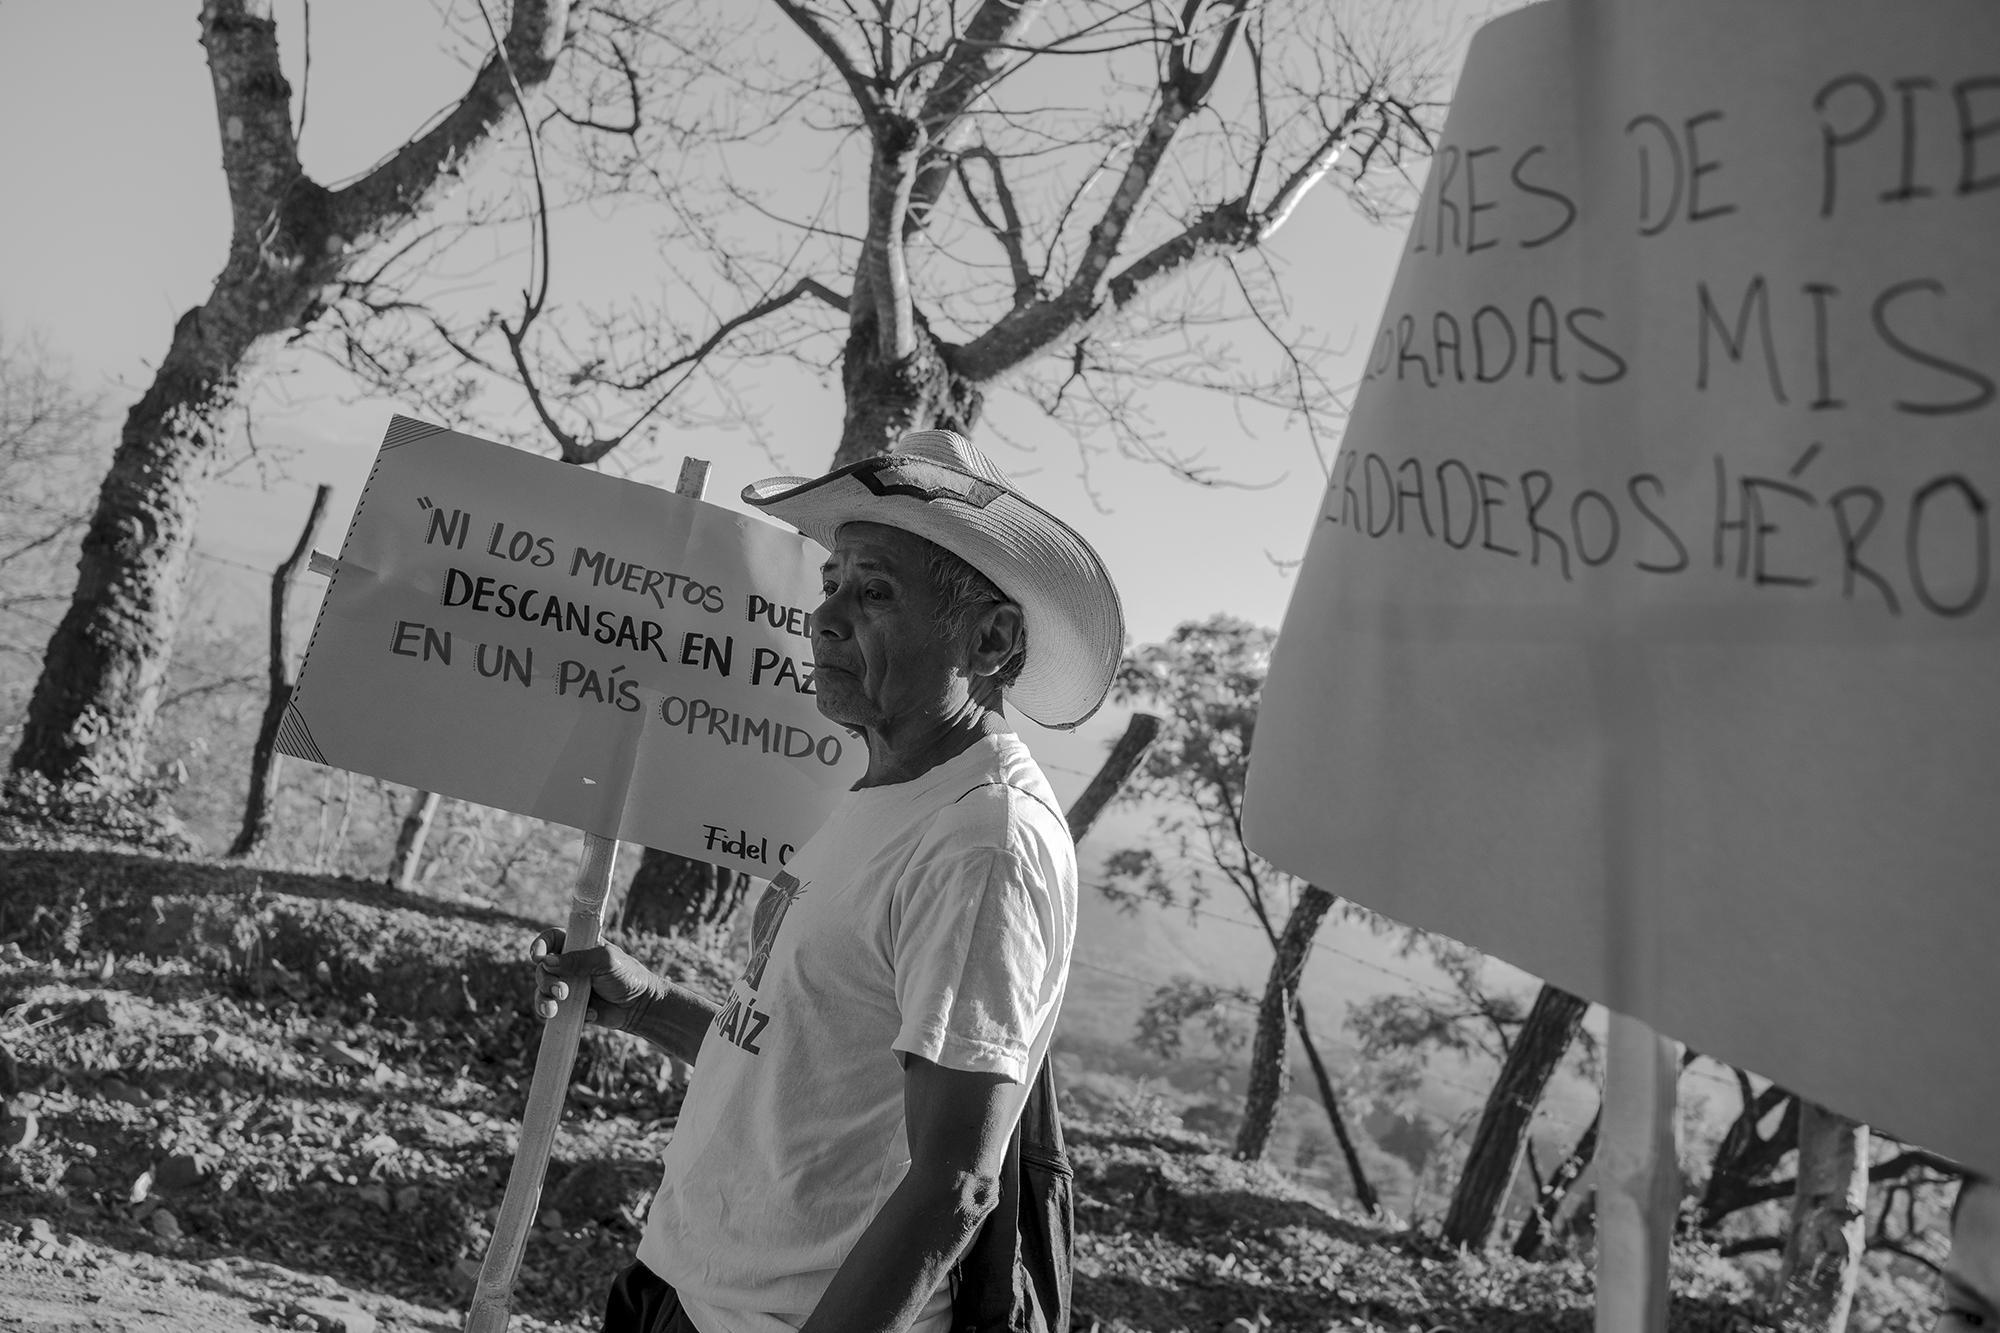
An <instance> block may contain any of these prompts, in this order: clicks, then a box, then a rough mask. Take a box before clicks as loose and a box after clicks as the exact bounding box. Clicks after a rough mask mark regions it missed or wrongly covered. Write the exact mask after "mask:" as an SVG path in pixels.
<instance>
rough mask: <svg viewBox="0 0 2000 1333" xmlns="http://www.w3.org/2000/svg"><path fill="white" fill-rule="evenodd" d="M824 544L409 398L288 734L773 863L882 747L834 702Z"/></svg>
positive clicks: (343, 566) (765, 868)
mask: <svg viewBox="0 0 2000 1333" xmlns="http://www.w3.org/2000/svg"><path fill="white" fill-rule="evenodd" d="M824 558H825V554H824V552H822V551H821V550H820V548H819V547H818V546H816V545H814V544H813V543H811V542H808V541H806V540H805V539H804V538H802V537H799V536H797V535H796V534H793V533H789V532H786V531H783V530H781V529H779V528H776V527H774V526H772V525H771V524H768V523H762V522H759V521H757V520H755V519H752V518H748V517H745V516H741V515H737V514H732V513H729V512H728V511H726V510H723V509H719V508H716V507H715V506H713V505H705V504H702V503H700V502H698V501H695V500H692V499H688V498H686V497H684V496H678V495H675V494H673V493H671V492H669V491H663V490H659V489H656V488H654V487H651V486H643V485H639V484H637V483H635V482H629V481H623V480H620V479H618V478H615V477H608V476H604V475H602V474H600V473H595V472H589V471H586V470H584V469H582V468H576V467H570V466H568V465H566V464H562V463H557V462H554V461H552V460H550V459H546V458H540V457H537V456H535V455H533V454H529V453H525V452H522V451H520V450H517V449H509V448H507V447H505V446H502V445H497V444H493V443H490V442H488V441H485V440H479V439H474V438H472V437H470V436H466V435H460V434H457V433H455V432H452V431H448V430H445V429H443V428H441V427H437V426H429V425H425V424H424V423H422V422H417V421H412V420H410V419H409V418H406V417H398V418H396V419H395V421H394V423H393V424H392V425H391V426H390V428H389V432H388V435H387V437H386V438H385V439H384V440H383V443H382V450H381V453H380V454H379V455H378V457H377V458H376V461H375V468H374V471H373V472H372V473H370V474H369V478H368V485H367V489H366V490H365V491H364V492H363V494H362V498H361V504H360V507H359V508H358V509H357V511H356V512H355V516H354V523H353V526H352V527H351V528H350V529H349V530H348V534H347V542H346V545H345V546H344V547H343V548H342V550H341V555H340V569H339V572H338V573H337V574H336V575H335V576H334V579H333V582H332V584H331V586H330V587H329V588H328V590H327V595H326V600H325V603H324V604H323V606H322V607H321V610H320V616H319V623H318V625H317V626H316V627H315V628H314V630H313V637H312V641H311V642H310V643H309V644H308V646H307V652H306V661H305V665H304V666H303V668H302V669H301V671H300V676H299V683H298V687H297V690H296V691H295V693H294V696H293V700H292V705H291V708H290V710H289V712H288V714H287V716H286V719H285V723H284V725H283V727H282V728H281V730H280V732H279V748H280V749H282V750H283V751H284V752H285V753H287V754H291V755H297V756H299V757H300V758H304V759H311V760H314V761H316V762H319V763H324V764H332V765H334V766H336V767H340V768H347V769H352V770H354V771H356V772H362V773H371V774H374V775H376V776H378V777H383V778H388V779H390V780H391V781H394V782H402V783H407V784H409V785H410V786H413V787H422V788H425V789H427V790H431V791H439V792H443V793H445V794H447V795H450V796H455V797H459V798H462V799H464V800H469V801H476V802H479V803H481V804H484V805H491V806H497V807H499V808H500V809H503V810H513V811H518V812H520V813H522V814H528V815H534V816H536V817H538V818H541V819H546V820H550V821H552V822H554V823H559V824H568V825H572V826H574V827H576V828H580V829H584V830H585V831H587V832H591V833H596V834H599V835H601V836H604V837H612V838H624V839H628V840H630V841H633V842H641V843H644V844H646V845H647V846H651V847H659V848H663V849H665V850H667V851H673V852H680V853H683V854H685V855H688V856H692V857H697V858H699V859H701V860H703V861H708V862H711V863H713V864H717V865H723V866H729V867H732V868H735V869H738V870H744V871H747V872H749V873H751V874H753V875H760V876H763V877H766V878H768V877H769V876H771V875H773V874H775V873H776V872H777V870H778V869H779V868H780V867H781V866H782V865H783V864H784V863H785V860H786V859H787V858H788V857H789V856H790V855H791V852H792V850H793V849H794V848H795V847H797V846H798V845H800V844H802V843H804V841H805V840H806V838H807V836H809V835H810V834H811V833H812V831H813V830H814V829H816V828H817V827H818V826H819V823H820V821H821V819H822V818H823V817H824V815H825V813H826V811H827V810H828V809H829V808H830V807H831V805H832V802H833V800H834V798H835V796H836V795H837V794H838V793H839V792H840V791H842V790H844V789H845V788H847V787H849V786H851V785H852V784H853V782H854V780H855V779H856V778H857V777H859V776H860V773H861V769H862V766H863V764H864V762H865V758H866V757H865V755H864V754H863V753H862V749H861V746H860V743H859V742H858V741H855V740H854V739H852V738H851V737H850V736H849V735H848V734H847V732H845V731H844V730H842V729H841V728H840V727H838V726H835V725H834V724H832V723H830V722H828V721H826V719H825V718H823V717H821V716H820V715H819V712H818V709H817V708H816V707H815V704H814V697H813V692H812V673H811V666H810V656H811V654H810V643H809V640H808V638H807V632H806V613H807V611H808V610H809V609H810V608H811V607H812V606H814V605H816V604H817V602H818V588H819V565H820V562H821V561H822V560H823V559H824Z"/></svg>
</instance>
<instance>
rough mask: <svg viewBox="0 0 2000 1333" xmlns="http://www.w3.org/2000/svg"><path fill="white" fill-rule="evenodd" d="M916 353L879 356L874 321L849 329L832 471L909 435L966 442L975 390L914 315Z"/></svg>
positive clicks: (975, 407)
mask: <svg viewBox="0 0 2000 1333" xmlns="http://www.w3.org/2000/svg"><path fill="white" fill-rule="evenodd" d="M916 338H917V349H916V351H915V352H914V353H912V354H911V355H910V356H908V357H904V358H902V359H893V358H891V357H889V356H888V355H887V354H885V353H884V352H883V351H882V348H881V346H880V343H879V340H878V338H877V332H876V323H875V317H874V315H872V314H864V315H861V316H859V317H858V318H856V319H855V320H854V321H853V323H852V324H851V325H850V327H849V330H848V336H847V348H846V351H845V352H844V353H843V355H842V356H841V361H840V379H841V385H842V387H843V389H844V390H845V399H846V403H847V410H846V414H845V417H844V419H843V420H842V422H841V426H840V447H839V449H838V450H837V451H836V452H835V453H834V456H833V464H832V466H833V467H836V468H840V467H846V466H847V465H848V464H850V463H858V462H860V461H861V460H862V459H864V458H869V457H872V456H874V455H875V454H879V453H883V452H885V451H887V450H888V449H890V448H892V447H893V446H894V445H895V443H896V441H897V440H898V439H899V438H901V437H902V436H903V435H904V434H905V433H906V432H908V431H913V430H955V431H957V432H958V433H959V434H961V435H965V436H970V435H971V434H972V431H973V427H974V426H976V425H978V423H979V410H980V408H981V406H983V404H984V402H985V395H984V392H983V389H982V387H981V386H980V385H978V384H976V383H975V382H973V381H972V380H970V379H967V378H966V377H965V376H963V375H961V374H959V373H958V372H957V371H956V370H955V369H954V368H953V366H952V349H951V348H950V347H947V346H946V345H945V344H943V343H941V342H939V341H938V340H937V339H936V338H934V337H932V336H931V332H930V329H929V328H928V327H927V326H926V325H925V324H924V321H923V318H922V316H921V315H919V316H918V317H917V319H916Z"/></svg>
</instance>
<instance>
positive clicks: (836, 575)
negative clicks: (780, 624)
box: [812, 523, 967, 733]
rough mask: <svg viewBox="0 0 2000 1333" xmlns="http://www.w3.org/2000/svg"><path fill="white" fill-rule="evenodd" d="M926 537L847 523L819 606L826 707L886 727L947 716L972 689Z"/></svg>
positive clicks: (816, 635) (817, 651)
mask: <svg viewBox="0 0 2000 1333" xmlns="http://www.w3.org/2000/svg"><path fill="white" fill-rule="evenodd" d="M927 548H928V543H926V542H925V541H924V540H923V539H922V538H921V537H916V536H913V535H912V534H910V533H907V532H904V531H902V530H901V529H898V528H885V527H883V526H882V525H881V524H879V523H848V524H845V525H844V526H842V528H841V529H840V535H839V537H838V538H837V539H836V540H835V543H834V547H833V554H832V555H831V556H830V557H828V559H827V561H826V563H825V564H824V565H822V566H820V591H821V593H822V594H823V595H824V596H825V599H826V600H824V601H823V602H821V603H820V605H819V609H818V610H816V611H814V612H813V615H812V642H813V660H814V661H815V663H816V664H817V669H816V671H815V673H814V681H815V686H814V687H815V688H816V689H817V690H818V691H819V711H820V712H821V713H823V714H825V715H826V716H827V717H828V718H831V719H832V720H833V721H835V722H839V723H842V724H844V725H846V726H850V727H860V728H863V729H864V730H868V731H872V732H876V733H883V732H893V731H895V730H896V729H897V728H898V727H899V726H900V725H902V724H904V723H907V722H912V721H918V720H921V719H923V718H926V717H942V716H944V714H945V713H946V712H948V711H949V710H950V709H951V708H952V707H953V706H954V704H956V703H962V702H963V697H964V696H965V695H966V694H967V682H966V679H965V677H964V676H962V675H961V674H959V673H958V671H957V670H956V668H957V667H958V666H959V664H960V652H959V646H958V645H957V644H956V643H952V642H949V641H947V640H946V639H945V636H944V633H943V631H942V630H941V629H939V627H938V621H937V612H938V609H939V608H938V599H937V593H936V591H935V590H934V589H933V588H932V587H931V581H930V574H929V572H928V570H927V568H926V563H925V552H926V550H927Z"/></svg>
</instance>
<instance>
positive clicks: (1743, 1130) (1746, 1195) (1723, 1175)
mask: <svg viewBox="0 0 2000 1333" xmlns="http://www.w3.org/2000/svg"><path fill="white" fill-rule="evenodd" d="M1738 1077H1739V1079H1740V1080H1741V1083H1742V1086H1743V1088H1744V1099H1743V1108H1742V1110H1740V1111H1739V1112H1738V1113H1737V1116H1736V1120H1735V1121H1734V1123H1732V1124H1731V1125H1730V1126H1729V1129H1728V1132H1726V1133H1725V1134H1724V1135H1723V1136H1722V1142H1720V1143H1718V1144H1717V1145H1716V1147H1715V1160H1714V1162H1713V1164H1712V1165H1711V1166H1710V1168H1709V1172H1708V1184H1707V1185H1705V1186H1704V1187H1703V1188H1702V1191H1701V1200H1700V1202H1698V1203H1697V1204H1696V1205H1695V1211H1694V1225H1695V1228H1696V1230H1699V1231H1705V1232H1712V1231H1714V1230H1715V1228H1716V1227H1718V1226H1720V1225H1722V1219H1723V1218H1725V1217H1728V1216H1729V1215H1730V1214H1731V1213H1733V1212H1735V1211H1736V1210H1737V1209H1739V1208H1747V1207H1749V1206H1751V1205H1752V1204H1757V1203H1762V1202H1765V1201H1766V1200H1767V1199H1771V1198H1783V1197H1784V1195H1783V1194H1782V1193H1778V1194H1772V1193H1771V1192H1770V1191H1769V1189H1768V1188H1760V1185H1761V1184H1762V1183H1763V1182H1767V1181H1769V1180H1770V1178H1771V1176H1772V1174H1773V1172H1775V1171H1776V1169H1777V1167H1778V1164H1779V1163H1780V1162H1781V1161H1783V1160H1784V1156H1785V1154H1786V1153H1788V1152H1790V1151H1791V1150H1792V1149H1793V1148H1796V1147H1797V1146H1798V1142H1799V1099H1798V1098H1796V1097H1794V1096H1792V1095H1791V1094H1790V1093H1788V1092H1786V1091H1785V1090H1784V1089H1783V1088H1781V1087H1779V1086H1778V1085H1777V1084H1775V1083H1774V1084H1771V1085H1770V1086H1768V1087H1766V1088H1765V1089H1764V1091H1763V1092H1761V1093H1758V1094H1757V1095H1756V1096H1754V1097H1753V1096H1751V1095H1749V1081H1748V1080H1747V1079H1743V1078H1742V1076H1741V1074H1740V1073H1739V1075H1738ZM1780 1105H1782V1106H1783V1107H1784V1110H1783V1112H1782V1113H1781V1114H1780V1115H1779V1118H1778V1125H1777V1128H1776V1129H1774V1130H1773V1131H1772V1132H1771V1133H1770V1134H1769V1135H1768V1136H1766V1135H1764V1134H1762V1133H1760V1132H1759V1131H1758V1128H1757V1126H1758V1125H1759V1124H1761V1123H1762V1122H1763V1121H1764V1120H1765V1119H1766V1118H1767V1117H1768V1116H1769V1115H1770V1114H1771V1112H1773V1111H1776V1110H1777V1109H1778V1108H1779V1106H1780Z"/></svg>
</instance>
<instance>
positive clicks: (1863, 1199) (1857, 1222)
mask: <svg viewBox="0 0 2000 1333" xmlns="http://www.w3.org/2000/svg"><path fill="white" fill-rule="evenodd" d="M1867 1206H1868V1126H1866V1125H1857V1124H1855V1123H1854V1122H1853V1121H1852V1120H1848V1119H1846V1118H1844V1117H1842V1116H1838V1115H1835V1114H1834V1113H1833V1112H1831V1111H1829V1110H1827V1109H1825V1108H1824V1107H1821V1106H1815V1105H1814V1104H1812V1103H1811V1102H1806V1101H1803V1100H1801V1103H1800V1108H1799V1183H1798V1188H1797V1190H1796V1191H1794V1193H1793V1195H1792V1227H1791V1232H1790V1234H1789V1235H1788V1236H1787V1237H1786V1240H1785V1259H1784V1264H1783V1266H1782V1267H1781V1268H1780V1269H1779V1271H1778V1297H1777V1302H1776V1305H1777V1309H1776V1314H1777V1316H1778V1324H1779V1327H1780V1328H1782V1329H1784V1330H1785V1333H1842V1330H1843V1329H1845V1328H1846V1327H1847V1312H1848V1310H1849V1309H1850V1308H1851V1307H1852V1306H1853V1304H1854V1288H1855V1285H1856V1284H1857V1283H1858V1282H1859V1281H1860V1279H1861V1254H1862V1251H1863V1250H1864V1249H1865V1248H1866V1244H1867V1238H1866V1235H1865V1234H1864V1233H1865V1228H1866V1209H1867Z"/></svg>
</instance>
